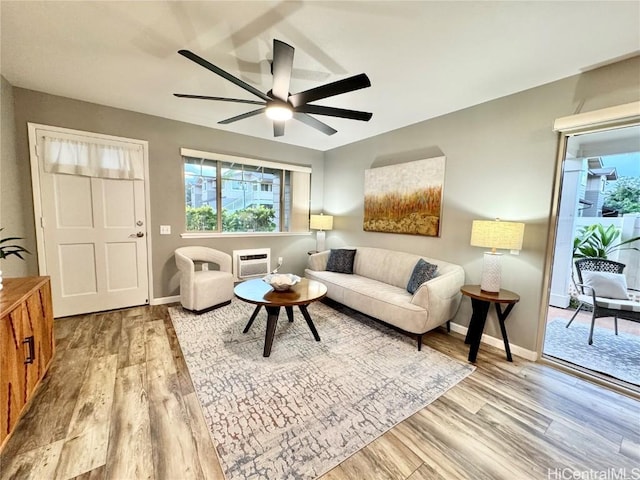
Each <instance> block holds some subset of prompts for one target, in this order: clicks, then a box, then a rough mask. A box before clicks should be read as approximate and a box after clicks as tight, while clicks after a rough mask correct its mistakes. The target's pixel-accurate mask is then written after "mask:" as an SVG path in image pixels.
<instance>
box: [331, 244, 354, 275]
mask: <svg viewBox="0 0 640 480" xmlns="http://www.w3.org/2000/svg"><path fill="white" fill-rule="evenodd" d="M355 257H356V251H355V250H349V249H346V248H332V249H331V253H329V260H328V261H327V271H328V272H337V273H353V260H354V259H355Z"/></svg>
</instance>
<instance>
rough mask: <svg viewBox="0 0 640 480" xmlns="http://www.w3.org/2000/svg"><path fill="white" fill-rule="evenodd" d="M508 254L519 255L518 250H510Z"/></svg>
mask: <svg viewBox="0 0 640 480" xmlns="http://www.w3.org/2000/svg"><path fill="white" fill-rule="evenodd" d="M509 253H511V255H520V250H511V251H510V252H509Z"/></svg>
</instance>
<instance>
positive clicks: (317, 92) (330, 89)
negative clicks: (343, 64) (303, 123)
mask: <svg viewBox="0 0 640 480" xmlns="http://www.w3.org/2000/svg"><path fill="white" fill-rule="evenodd" d="M370 86H371V81H370V80H369V77H367V75H366V74H365V73H361V74H360V75H354V76H353V77H349V78H344V79H342V80H338V81H337V82H332V83H327V84H326V85H320V86H319V87H315V88H311V89H309V90H305V91H304V92H300V93H296V94H295V95H291V96H290V97H289V101H290V102H291V105H293V106H294V107H299V106H300V105H304V104H305V103H310V102H313V101H315V100H320V99H321V98H327V97H333V96H335V95H340V94H343V93H347V92H353V91H354V90H360V89H361V88H367V87H370Z"/></svg>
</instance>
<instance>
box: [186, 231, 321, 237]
mask: <svg viewBox="0 0 640 480" xmlns="http://www.w3.org/2000/svg"><path fill="white" fill-rule="evenodd" d="M312 233H313V232H225V233H220V232H186V233H181V234H180V237H181V238H247V237H298V236H308V235H311V234H312Z"/></svg>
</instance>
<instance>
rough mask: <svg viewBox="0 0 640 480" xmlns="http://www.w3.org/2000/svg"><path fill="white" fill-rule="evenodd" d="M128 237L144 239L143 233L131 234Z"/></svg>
mask: <svg viewBox="0 0 640 480" xmlns="http://www.w3.org/2000/svg"><path fill="white" fill-rule="evenodd" d="M129 237H138V238H140V237H144V232H138V233H132V234H131V235H129Z"/></svg>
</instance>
